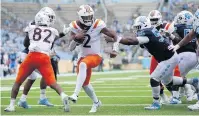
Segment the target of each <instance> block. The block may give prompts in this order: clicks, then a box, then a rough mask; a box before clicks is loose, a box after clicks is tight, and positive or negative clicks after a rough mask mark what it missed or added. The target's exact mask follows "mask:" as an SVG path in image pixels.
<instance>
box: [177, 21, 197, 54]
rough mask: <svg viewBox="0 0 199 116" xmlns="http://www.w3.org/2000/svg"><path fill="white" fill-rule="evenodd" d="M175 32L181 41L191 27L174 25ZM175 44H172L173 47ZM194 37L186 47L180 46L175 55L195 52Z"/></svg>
mask: <svg viewBox="0 0 199 116" xmlns="http://www.w3.org/2000/svg"><path fill="white" fill-rule="evenodd" d="M174 27H175V32H176V33H177V34H178V35H179V36H180V37H181V38H182V39H183V38H184V37H185V36H186V35H187V34H188V33H189V32H190V31H191V30H192V29H193V26H192V25H184V24H178V25H174ZM175 44H177V43H175V42H174V45H175ZM196 48H197V45H196V37H194V38H193V39H192V41H190V42H189V43H188V44H187V45H185V46H182V47H181V48H180V49H178V50H177V53H182V52H196Z"/></svg>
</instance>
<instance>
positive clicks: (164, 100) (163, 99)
mask: <svg viewBox="0 0 199 116" xmlns="http://www.w3.org/2000/svg"><path fill="white" fill-rule="evenodd" d="M160 104H169V98H168V97H167V95H166V94H161V95H160Z"/></svg>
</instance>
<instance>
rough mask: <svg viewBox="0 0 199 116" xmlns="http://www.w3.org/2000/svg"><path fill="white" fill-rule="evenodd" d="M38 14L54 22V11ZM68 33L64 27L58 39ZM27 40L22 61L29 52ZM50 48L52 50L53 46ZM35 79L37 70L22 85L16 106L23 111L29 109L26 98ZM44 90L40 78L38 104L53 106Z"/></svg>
mask: <svg viewBox="0 0 199 116" xmlns="http://www.w3.org/2000/svg"><path fill="white" fill-rule="evenodd" d="M39 12H44V13H46V14H47V15H48V16H49V17H50V19H51V23H52V24H54V22H55V13H54V11H53V10H52V9H51V8H49V7H44V8H42V9H41V10H40V11H39ZM29 25H35V21H32V22H30V23H29ZM68 31H69V28H66V27H65V28H64V30H63V32H61V33H59V38H61V37H63V36H65V35H66V34H67V33H68ZM57 39H58V38H57ZM28 40H29V39H25V40H24V46H25V49H24V50H23V51H22V53H21V59H22V61H23V60H24V59H25V58H26V56H27V54H28V52H29V49H28V47H29V45H30V42H29V41H28ZM51 48H53V46H52V47H51ZM51 64H52V66H53V62H51ZM53 67H54V66H53ZM53 69H55V68H53ZM54 74H55V77H56V74H57V71H55V70H54ZM36 78H37V70H35V71H33V72H32V74H31V75H30V76H29V77H28V80H27V82H26V84H25V85H24V90H23V94H22V96H21V98H20V100H19V101H18V106H20V107H23V108H25V109H28V108H30V106H29V105H28V103H27V101H26V98H27V94H28V92H29V90H30V88H31V86H32V84H33V83H34V82H35V80H36ZM46 88H47V85H46V83H45V81H44V79H43V78H41V81H40V99H39V101H38V104H40V105H46V106H53V104H52V103H50V102H49V101H48V99H47V97H46Z"/></svg>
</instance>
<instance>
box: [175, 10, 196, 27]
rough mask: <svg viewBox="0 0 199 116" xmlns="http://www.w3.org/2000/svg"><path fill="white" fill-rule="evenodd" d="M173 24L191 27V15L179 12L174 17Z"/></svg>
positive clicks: (186, 12)
mask: <svg viewBox="0 0 199 116" xmlns="http://www.w3.org/2000/svg"><path fill="white" fill-rule="evenodd" d="M174 24H186V25H192V24H193V14H192V13H191V12H189V11H186V10H184V11H181V12H180V13H178V14H177V16H176V17H175V19H174Z"/></svg>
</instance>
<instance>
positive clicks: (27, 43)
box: [23, 33, 30, 48]
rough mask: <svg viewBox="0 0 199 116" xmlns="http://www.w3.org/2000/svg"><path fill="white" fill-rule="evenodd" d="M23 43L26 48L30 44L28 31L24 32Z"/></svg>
mask: <svg viewBox="0 0 199 116" xmlns="http://www.w3.org/2000/svg"><path fill="white" fill-rule="evenodd" d="M23 45H24V46H25V47H26V48H28V47H29V45H30V39H29V37H28V33H26V37H25V39H24V42H23Z"/></svg>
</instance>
